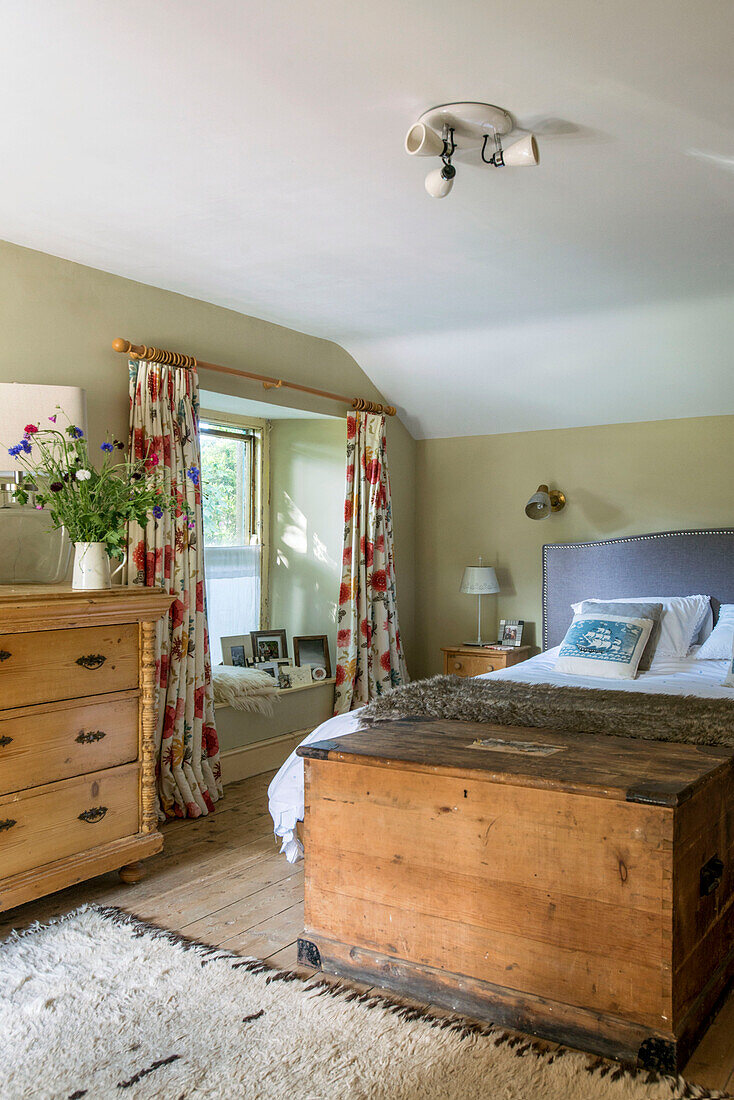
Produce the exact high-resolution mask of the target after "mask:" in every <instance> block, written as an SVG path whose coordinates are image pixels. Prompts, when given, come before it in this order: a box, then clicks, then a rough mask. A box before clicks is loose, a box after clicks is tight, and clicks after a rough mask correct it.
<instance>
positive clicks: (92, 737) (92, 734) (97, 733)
mask: <svg viewBox="0 0 734 1100" xmlns="http://www.w3.org/2000/svg"><path fill="white" fill-rule="evenodd" d="M106 736H107V734H106V733H103V732H102V730H89V731H88V732H86V733H85V732H84V730H82V731H81V733H78V734H77V735H76V737H75V738H74V740H75V741H76V742H77V743H78V744H80V745H91V744H93V743H94V742H95V741H101V740H102V738H103V737H106Z"/></svg>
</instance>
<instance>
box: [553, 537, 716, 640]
mask: <svg viewBox="0 0 734 1100" xmlns="http://www.w3.org/2000/svg"><path fill="white" fill-rule="evenodd" d="M697 593H702V594H703V595H705V596H711V603H712V606H713V608H714V616H717V615H718V611H719V604H720V603H734V529H731V530H730V529H728V528H726V529H722V530H712V531H659V532H657V533H656V534H652V535H630V536H629V537H628V538H620V539H606V540H605V541H604V542H578V543H566V544H562V545H558V546H544V547H543V649H550V648H551V647H552V646H556V645H560V643H561V642H562V641H563V637H564V635H565V633H566V630H567V629H568V624H569V623H570V622H571V618H572V614H573V613H572V611H571V604H572V603H576V602H577V601H578V600H583V599H588V598H589V597H595V596H599V597H601V598H603V599H610V600H612V599H617V598H620V597H623V596H691V595H696V594H697Z"/></svg>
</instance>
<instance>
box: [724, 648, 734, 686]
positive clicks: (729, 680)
mask: <svg viewBox="0 0 734 1100" xmlns="http://www.w3.org/2000/svg"><path fill="white" fill-rule="evenodd" d="M724 687H728V688H734V652H733V653H732V656H731V658H730V661H729V671H728V672H727V674H726V678H725V679H724Z"/></svg>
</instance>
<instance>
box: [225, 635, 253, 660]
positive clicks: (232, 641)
mask: <svg viewBox="0 0 734 1100" xmlns="http://www.w3.org/2000/svg"><path fill="white" fill-rule="evenodd" d="M221 641H222V663H223V664H225V665H231V666H232V667H233V668H252V665H253V657H252V638H251V637H250V635H249V634H233V635H231V636H229V637H227V638H222V640H221Z"/></svg>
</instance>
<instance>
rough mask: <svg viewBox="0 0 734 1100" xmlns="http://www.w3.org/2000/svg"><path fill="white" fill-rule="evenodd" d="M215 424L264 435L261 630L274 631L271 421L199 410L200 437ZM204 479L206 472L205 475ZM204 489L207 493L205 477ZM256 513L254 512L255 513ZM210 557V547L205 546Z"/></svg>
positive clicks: (261, 463) (237, 414) (261, 514)
mask: <svg viewBox="0 0 734 1100" xmlns="http://www.w3.org/2000/svg"><path fill="white" fill-rule="evenodd" d="M202 422H205V423H206V424H211V426H212V427H213V428H256V429H257V430H258V431H260V432H261V433H262V434H261V440H260V508H259V516H258V521H259V525H260V546H261V553H262V559H261V562H260V626H259V629H260V630H268V629H269V628H270V421H269V420H264V419H261V418H260V417H257V416H242V415H240V414H239V413H223V412H221V411H219V412H217V411H215V410H214V409H204V408H200V409H199V425H200V428H199V434H200V435H201V434H205V433H204V432H203V430H202V429H201V423H202ZM202 475H203V471H202ZM202 487H203V488H204V491H206V485H205V484H204V478H203V476H202ZM254 510H255V509H254V508H253V511H254ZM204 554H206V544H205V545H204Z"/></svg>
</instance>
